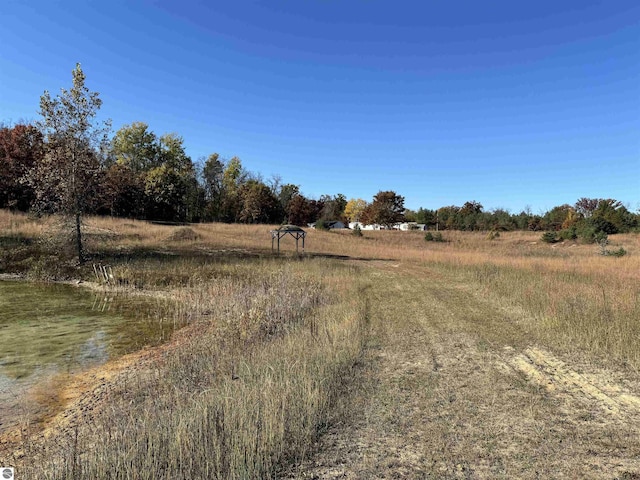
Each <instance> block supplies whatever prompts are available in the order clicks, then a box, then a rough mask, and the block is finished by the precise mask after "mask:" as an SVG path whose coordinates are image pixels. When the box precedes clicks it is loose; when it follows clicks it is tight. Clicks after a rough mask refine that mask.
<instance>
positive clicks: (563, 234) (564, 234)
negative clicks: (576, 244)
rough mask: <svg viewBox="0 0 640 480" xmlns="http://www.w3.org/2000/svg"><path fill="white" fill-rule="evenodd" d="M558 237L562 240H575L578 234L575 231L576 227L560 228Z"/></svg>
mask: <svg viewBox="0 0 640 480" xmlns="http://www.w3.org/2000/svg"><path fill="white" fill-rule="evenodd" d="M559 235H560V238H561V239H562V240H575V239H576V238H578V234H577V232H576V227H573V226H571V227H569V228H565V229H564V230H560V233H559Z"/></svg>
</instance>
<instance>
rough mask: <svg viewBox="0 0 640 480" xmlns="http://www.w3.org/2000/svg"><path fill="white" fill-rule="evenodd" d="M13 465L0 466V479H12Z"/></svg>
mask: <svg viewBox="0 0 640 480" xmlns="http://www.w3.org/2000/svg"><path fill="white" fill-rule="evenodd" d="M14 473H15V472H14V471H13V467H0V479H1V480H14V478H15V477H14V476H13V474H14Z"/></svg>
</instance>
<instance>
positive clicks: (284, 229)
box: [271, 225, 307, 253]
mask: <svg viewBox="0 0 640 480" xmlns="http://www.w3.org/2000/svg"><path fill="white" fill-rule="evenodd" d="M306 234H307V232H305V231H304V230H302V228H300V227H298V226H296V225H282V226H281V227H280V228H278V229H277V230H271V251H273V248H274V243H275V241H276V239H277V240H278V253H280V239H281V238H283V237H286V236H287V235H291V236H292V237H293V238H295V239H296V252H298V241H299V240H300V239H302V253H304V237H305V235H306Z"/></svg>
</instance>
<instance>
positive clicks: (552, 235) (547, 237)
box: [540, 232, 558, 243]
mask: <svg viewBox="0 0 640 480" xmlns="http://www.w3.org/2000/svg"><path fill="white" fill-rule="evenodd" d="M540 240H542V241H543V242H545V243H556V242H558V237H557V236H556V232H544V233H543V234H542V237H540Z"/></svg>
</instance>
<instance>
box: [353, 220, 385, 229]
mask: <svg viewBox="0 0 640 480" xmlns="http://www.w3.org/2000/svg"><path fill="white" fill-rule="evenodd" d="M356 225H357V226H359V227H360V230H384V227H383V226H382V225H378V224H377V223H374V224H373V225H365V224H364V223H362V222H350V223H349V228H350V229H352V230H353V229H354V228H356Z"/></svg>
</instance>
